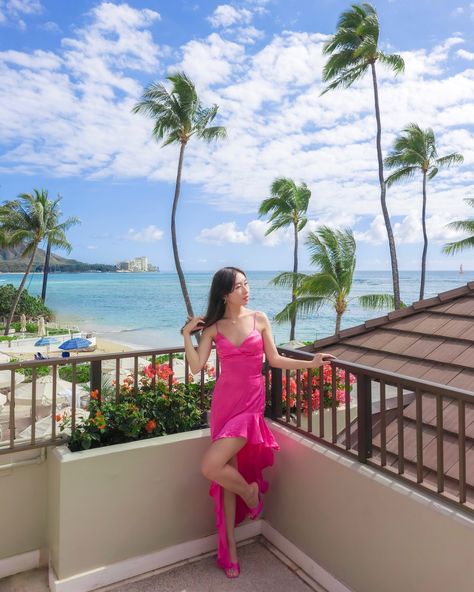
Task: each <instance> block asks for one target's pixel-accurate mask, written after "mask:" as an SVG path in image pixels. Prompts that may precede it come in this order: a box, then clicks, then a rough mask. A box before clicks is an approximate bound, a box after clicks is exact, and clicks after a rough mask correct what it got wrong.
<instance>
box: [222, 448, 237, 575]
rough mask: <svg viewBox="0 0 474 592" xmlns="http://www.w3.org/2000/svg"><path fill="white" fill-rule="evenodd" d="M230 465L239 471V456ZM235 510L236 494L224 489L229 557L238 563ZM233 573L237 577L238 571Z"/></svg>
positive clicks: (232, 570)
mask: <svg viewBox="0 0 474 592" xmlns="http://www.w3.org/2000/svg"><path fill="white" fill-rule="evenodd" d="M229 464H230V465H232V466H233V467H234V468H235V469H237V456H236V455H234V456H233V457H232V458H231V460H230V461H229ZM235 508H236V494H235V493H233V492H232V491H229V490H227V489H224V512H225V524H226V532H227V546H228V547H229V555H230V560H231V561H232V563H237V562H238V560H239V558H238V556H237V543H236V541H235ZM229 571H230V572H232V573H229V575H237V572H236V570H234V569H231V570H229Z"/></svg>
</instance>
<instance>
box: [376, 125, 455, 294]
mask: <svg viewBox="0 0 474 592" xmlns="http://www.w3.org/2000/svg"><path fill="white" fill-rule="evenodd" d="M463 161H464V158H463V157H462V155H461V154H459V153H458V152H453V153H452V154H448V155H447V156H441V157H439V156H438V152H437V150H436V139H435V135H434V132H433V130H432V129H431V128H428V129H426V130H423V129H421V127H420V126H419V125H418V124H416V123H410V124H409V125H407V126H406V127H405V128H404V129H403V132H402V134H401V135H400V136H399V137H398V138H396V140H395V141H394V143H393V148H392V150H391V151H390V153H389V155H388V156H387V158H386V159H385V166H386V167H387V168H389V169H395V171H394V172H393V173H392V174H391V175H390V176H389V177H387V180H386V183H387V187H390V186H391V185H393V184H394V183H396V182H398V181H401V180H404V179H409V178H411V177H413V176H414V175H415V173H417V172H421V174H422V178H423V205H422V213H421V223H422V226H423V254H422V257H421V280H420V300H422V299H423V297H424V294H425V277H426V253H427V251H428V235H427V233H426V183H427V180H428V179H433V177H435V176H436V175H437V173H438V171H439V169H441V168H444V167H450V166H451V165H453V164H460V163H462V162H463Z"/></svg>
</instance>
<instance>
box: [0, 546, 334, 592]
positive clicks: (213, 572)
mask: <svg viewBox="0 0 474 592" xmlns="http://www.w3.org/2000/svg"><path fill="white" fill-rule="evenodd" d="M238 549H239V561H240V566H241V570H242V571H241V574H240V577H239V578H237V579H235V580H230V579H228V578H226V576H225V574H224V572H223V571H222V570H220V569H218V568H217V567H216V565H215V561H216V560H215V552H212V553H206V554H205V555H201V556H199V557H195V558H193V559H189V560H187V561H182V562H180V563H177V564H175V565H174V566H172V567H166V568H163V569H160V570H157V571H156V572H150V573H148V574H146V575H141V576H137V577H134V578H130V579H129V580H124V581H122V582H120V583H118V584H114V585H111V586H106V587H103V588H98V589H97V591H96V592H99V591H100V592H157V591H158V590H159V592H184V591H186V592H230V591H232V592H268V589H269V588H271V589H272V592H280V591H281V592H287V591H288V590H291V592H311V590H313V591H316V592H326V591H325V588H323V587H322V586H320V585H318V584H317V583H316V582H314V581H313V580H311V579H310V578H309V576H307V575H306V574H305V573H304V572H302V571H301V570H300V569H299V568H298V566H297V565H295V564H294V563H293V562H292V561H291V560H290V559H288V558H287V557H285V556H284V555H283V554H282V553H281V552H280V551H278V549H276V548H275V547H274V546H273V545H272V544H271V543H269V542H268V541H267V540H266V539H265V538H264V537H262V536H258V537H256V538H252V539H249V540H247V541H244V542H242V543H240V544H239V545H238ZM0 592H49V588H48V574H47V568H42V569H36V570H32V571H29V572H26V573H22V574H17V575H14V576H11V577H9V578H4V579H3V580H1V581H0Z"/></svg>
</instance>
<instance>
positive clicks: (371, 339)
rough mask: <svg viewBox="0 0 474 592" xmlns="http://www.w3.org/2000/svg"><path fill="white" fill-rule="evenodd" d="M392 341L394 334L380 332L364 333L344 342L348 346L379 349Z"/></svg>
mask: <svg viewBox="0 0 474 592" xmlns="http://www.w3.org/2000/svg"><path fill="white" fill-rule="evenodd" d="M392 340H393V333H390V332H389V331H382V330H378V331H377V332H370V333H363V334H362V335H357V336H356V337H350V338H349V339H345V340H344V341H345V343H346V344H347V345H351V346H354V345H363V346H364V347H368V348H370V349H379V348H380V347H382V346H383V345H385V344H386V343H388V342H389V341H392Z"/></svg>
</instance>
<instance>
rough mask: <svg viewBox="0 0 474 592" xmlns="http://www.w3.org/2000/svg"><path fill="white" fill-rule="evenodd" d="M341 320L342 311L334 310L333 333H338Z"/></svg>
mask: <svg viewBox="0 0 474 592" xmlns="http://www.w3.org/2000/svg"><path fill="white" fill-rule="evenodd" d="M341 320H342V312H337V311H336V330H335V331H334V335H338V333H339V331H340V330H341Z"/></svg>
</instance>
